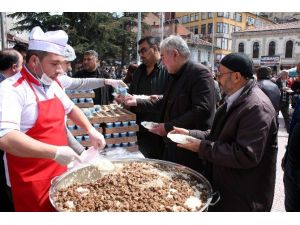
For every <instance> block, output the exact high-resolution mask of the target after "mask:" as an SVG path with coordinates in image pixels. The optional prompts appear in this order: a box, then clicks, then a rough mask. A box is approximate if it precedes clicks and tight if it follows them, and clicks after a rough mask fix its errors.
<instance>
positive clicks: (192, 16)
mask: <svg viewBox="0 0 300 225" xmlns="http://www.w3.org/2000/svg"><path fill="white" fill-rule="evenodd" d="M190 18H191V20H190V21H191V22H193V21H194V14H191V15H190Z"/></svg>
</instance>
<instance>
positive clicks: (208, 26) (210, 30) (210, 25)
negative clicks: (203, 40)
mask: <svg viewBox="0 0 300 225" xmlns="http://www.w3.org/2000/svg"><path fill="white" fill-rule="evenodd" d="M212 29H213V24H212V23H209V24H208V25H207V33H208V34H211V33H212Z"/></svg>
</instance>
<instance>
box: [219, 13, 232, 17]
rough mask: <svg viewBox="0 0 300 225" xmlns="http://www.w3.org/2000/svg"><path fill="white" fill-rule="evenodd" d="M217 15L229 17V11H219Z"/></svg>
mask: <svg viewBox="0 0 300 225" xmlns="http://www.w3.org/2000/svg"><path fill="white" fill-rule="evenodd" d="M217 16H218V17H224V18H229V17H230V13H229V12H219V13H218V14H217Z"/></svg>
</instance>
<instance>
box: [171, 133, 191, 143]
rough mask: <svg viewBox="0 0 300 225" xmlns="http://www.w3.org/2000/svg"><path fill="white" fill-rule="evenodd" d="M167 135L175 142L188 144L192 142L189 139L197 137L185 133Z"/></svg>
mask: <svg viewBox="0 0 300 225" xmlns="http://www.w3.org/2000/svg"><path fill="white" fill-rule="evenodd" d="M167 137H168V138H170V139H171V140H172V141H173V142H176V143H178V144H188V143H190V142H189V141H188V139H196V138H194V137H191V136H189V135H185V134H168V135H167Z"/></svg>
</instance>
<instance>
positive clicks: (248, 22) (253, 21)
mask: <svg viewBox="0 0 300 225" xmlns="http://www.w3.org/2000/svg"><path fill="white" fill-rule="evenodd" d="M254 24H255V19H254V18H252V17H251V16H247V25H254Z"/></svg>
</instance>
